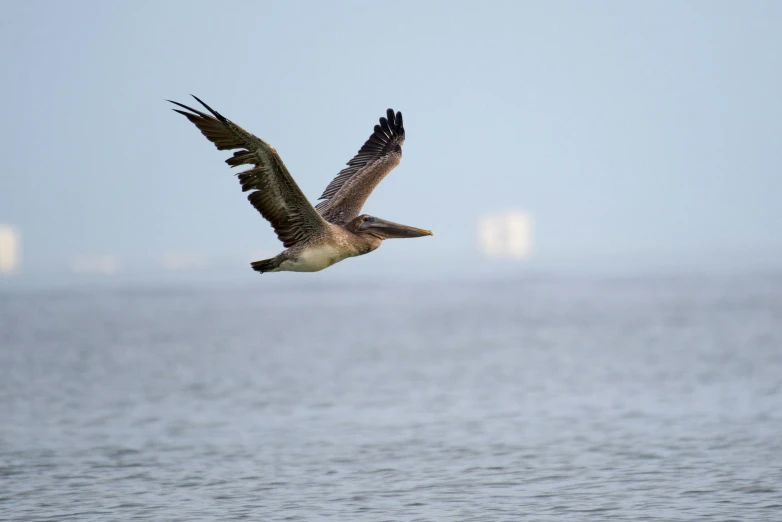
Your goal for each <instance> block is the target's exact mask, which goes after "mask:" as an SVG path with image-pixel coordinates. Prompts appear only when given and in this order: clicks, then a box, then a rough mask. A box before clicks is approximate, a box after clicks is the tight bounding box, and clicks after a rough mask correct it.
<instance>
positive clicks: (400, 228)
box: [367, 218, 432, 239]
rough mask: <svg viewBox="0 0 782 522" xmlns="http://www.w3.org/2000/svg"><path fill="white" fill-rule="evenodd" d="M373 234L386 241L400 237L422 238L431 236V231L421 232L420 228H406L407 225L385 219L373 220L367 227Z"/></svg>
mask: <svg viewBox="0 0 782 522" xmlns="http://www.w3.org/2000/svg"><path fill="white" fill-rule="evenodd" d="M367 228H368V229H371V230H372V231H373V232H376V233H377V234H378V235H381V236H383V237H384V238H386V239H391V238H402V237H422V236H431V235H432V231H431V230H423V229H420V228H414V227H408V226H407V225H400V224H399V223H394V222H392V221H386V220H385V219H380V218H375V220H374V221H373V222H372V223H371V224H369V226H367Z"/></svg>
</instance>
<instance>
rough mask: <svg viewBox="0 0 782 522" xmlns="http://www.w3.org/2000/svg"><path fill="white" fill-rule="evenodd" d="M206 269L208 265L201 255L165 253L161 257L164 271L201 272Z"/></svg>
mask: <svg viewBox="0 0 782 522" xmlns="http://www.w3.org/2000/svg"><path fill="white" fill-rule="evenodd" d="M207 267H208V263H207V261H206V258H205V257H204V256H203V255H202V254H192V253H191V254H189V253H185V252H166V253H165V254H164V255H163V269H164V270H173V271H181V270H203V269H205V268H207Z"/></svg>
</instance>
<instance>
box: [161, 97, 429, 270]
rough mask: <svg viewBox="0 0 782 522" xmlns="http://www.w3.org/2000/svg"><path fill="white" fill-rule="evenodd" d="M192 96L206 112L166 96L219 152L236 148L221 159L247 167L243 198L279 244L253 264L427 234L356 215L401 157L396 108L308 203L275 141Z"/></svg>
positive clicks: (327, 256) (331, 257)
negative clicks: (316, 198) (271, 142)
mask: <svg viewBox="0 0 782 522" xmlns="http://www.w3.org/2000/svg"><path fill="white" fill-rule="evenodd" d="M193 98H195V99H196V100H197V101H198V102H199V103H200V104H201V105H203V106H204V107H205V108H206V109H207V110H208V111H209V112H210V114H206V113H203V112H201V111H199V110H196V109H193V108H191V107H188V106H187V105H183V104H181V103H178V102H175V101H171V100H169V101H171V103H173V104H175V105H178V106H179V107H181V108H182V109H185V110H179V109H174V110H175V111H176V112H178V113H179V114H182V115H184V116H185V117H186V118H187V119H188V120H190V121H191V122H192V123H194V124H195V125H196V127H198V129H199V130H200V131H201V133H202V134H203V135H204V136H205V137H206V138H207V139H208V140H209V141H211V142H212V143H214V145H215V146H216V147H217V148H218V150H236V152H234V153H233V156H232V157H230V158H228V159H227V160H226V163H228V165H230V166H231V167H237V166H239V165H250V166H251V168H250V169H248V170H245V171H243V172H240V173H239V174H238V176H239V181H240V183H241V185H242V191H244V192H249V194H248V196H247V199H248V200H249V201H250V203H251V204H252V205H253V206H254V207H255V208H256V210H258V212H260V213H261V215H262V216H263V217H264V218H265V219H266V220H267V221H269V223H270V224H271V226H272V228H274V231H275V233H276V234H277V237H278V238H279V239H280V241H282V244H283V245H284V246H285V247H286V250H284V251H283V252H281V253H280V254H278V255H277V256H275V257H273V258H270V259H264V260H262V261H255V262H253V263H251V266H252V268H253V270H256V271H257V272H260V273H264V272H282V271H290V272H317V271H319V270H323V269H324V268H327V267H329V266H331V265H333V264H334V263H338V262H339V261H342V260H343V259H346V258H348V257H354V256H359V255H362V254H366V253H369V252H371V251H373V250H375V249H376V248H377V247H378V246H380V243H381V242H382V241H383V240H384V239H390V238H402V237H408V238H410V237H420V236H425V235H431V234H432V233H431V232H430V231H428V230H422V229H418V228H413V227H408V226H406V225H400V224H398V223H393V222H391V221H386V220H383V219H380V218H375V217H372V216H367V215H359V213H360V212H361V208H362V207H363V206H364V203H365V202H366V200H367V198H368V197H369V195H370V194H371V193H372V191H373V190H374V188H375V187H376V186H377V184H378V183H380V181H381V180H382V179H383V178H384V177H385V176H386V174H388V173H389V172H391V170H393V168H394V167H396V166H397V165H398V164H399V161H400V160H401V158H402V144H403V143H404V140H405V130H404V127H403V124H402V113H400V112H397V113H396V114H395V113H394V111H392V110H391V109H388V111H387V113H386V117H384V118H380V124H379V125H375V129H374V132H373V133H372V135H371V136H370V137H369V139H367V141H366V142H365V143H364V145H363V146H362V147H361V149H359V151H358V153H357V154H356V155H355V156H354V157H353V159H351V160H350V161H349V162H348V164H347V167H346V168H344V169H342V171H340V172H339V174H337V176H336V177H335V178H334V179H333V180H332V181H331V183H329V185H328V186H327V187H326V189H325V190H324V192H323V194H322V195H321V197H320V199H321V200H322V201H320V202H319V203H318V204H317V205H316V206H315V207H313V206H312V205H311V204H310V202H309V201H308V200H307V198H306V197H305V196H304V193H303V192H302V191H301V189H300V188H299V186H298V185H297V184H296V182H295V181H294V179H293V177H292V176H291V175H290V173H289V172H288V169H287V168H286V167H285V164H284V163H283V162H282V159H281V158H280V156H279V154H277V151H276V150H275V149H274V147H272V146H271V145H269V144H268V143H266V142H265V141H263V140H262V139H260V138H258V137H256V136H255V135H253V134H251V133H249V132H247V131H246V130H244V129H243V128H241V127H239V126H238V125H236V124H235V123H233V122H232V121H231V120H229V119H227V118H225V117H223V116H222V115H221V114H219V113H218V112H216V111H214V110H212V108H211V107H209V106H208V105H207V104H205V103H204V102H202V101H201V100H199V99H198V98H197V97H195V96H193ZM186 111H187V112H186ZM237 149H238V150H237Z"/></svg>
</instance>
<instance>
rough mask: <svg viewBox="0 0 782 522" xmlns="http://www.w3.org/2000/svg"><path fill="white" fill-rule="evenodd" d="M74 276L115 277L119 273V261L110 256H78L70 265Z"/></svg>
mask: <svg viewBox="0 0 782 522" xmlns="http://www.w3.org/2000/svg"><path fill="white" fill-rule="evenodd" d="M70 269H71V272H72V273H74V274H99V275H115V274H116V273H117V272H118V271H119V260H118V259H117V258H116V257H114V256H110V255H98V256H80V257H77V258H76V259H74V260H72V261H71V263H70Z"/></svg>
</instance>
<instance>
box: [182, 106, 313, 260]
mask: <svg viewBox="0 0 782 522" xmlns="http://www.w3.org/2000/svg"><path fill="white" fill-rule="evenodd" d="M193 98H195V99H196V101H198V103H200V104H201V105H203V106H204V108H206V109H207V110H208V111H209V112H210V113H211V115H210V114H205V113H203V112H201V111H199V110H196V109H193V108H192V107H188V106H187V105H183V104H181V103H178V102H175V101H171V100H168V101H170V102H171V103H173V104H175V105H177V106H179V107H181V108H183V109H185V110H186V111H189V112H185V111H183V110H179V109H173V110H174V111H175V112H178V113H179V114H182V115H183V116H185V117H186V118H187V119H188V120H190V121H191V122H192V123H193V124H195V126H196V127H198V129H199V130H200V131H201V134H203V135H204V136H205V137H206V139H208V140H209V141H211V142H212V143H214V144H215V147H217V149H218V150H233V149H241V150H238V151H236V152H234V154H233V156H232V157H230V158H228V159H227V160H225V162H226V163H227V164H228V165H230V166H231V167H237V166H239V165H254V167H253V168H251V169H249V170H245V171H244V172H240V173H239V182H240V183H241V184H242V191H243V192H249V194H248V196H247V199H248V200H249V201H250V203H251V204H252V205H253V206H254V207H255V208H256V210H258V212H260V213H261V215H262V216H263V217H264V218H266V220H267V221H269V223H271V225H272V227H273V228H274V231H275V232H276V233H277V237H278V238H279V239H280V241H282V243H283V245H285V247H291V246H293V245H295V244H297V243H299V242H301V241H305V240H307V239H309V238H311V237H315V236H321V235H324V234H325V233H326V229H327V227H328V224H327V223H326V222H325V221H324V219H323V218H322V217H321V215H320V214H319V213H318V212H317V211H316V210H315V209H314V208H313V207H312V205H311V204H310V202H309V201H307V198H306V197H305V196H304V193H303V192H302V191H301V189H300V188H299V186H298V185H297V184H296V182H295V181H294V179H293V177H292V176H291V175H290V173H289V172H288V169H287V168H286V167H285V164H284V163H283V162H282V158H280V156H279V154H277V151H276V150H275V149H274V147H272V146H271V145H269V144H268V143H266V142H265V141H263V140H262V139H260V138H258V137H257V136H254V135H253V134H251V133H249V132H247V131H246V130H244V129H243V128H241V127H239V126H238V125H236V124H235V123H233V122H232V121H231V120H229V119H227V118H225V117H224V116H222V115H221V114H219V113H218V112H216V111H214V110H212V108H211V107H209V106H208V105H207V104H205V103H204V102H202V101H201V100H199V99H198V98H197V97H196V96H193Z"/></svg>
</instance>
